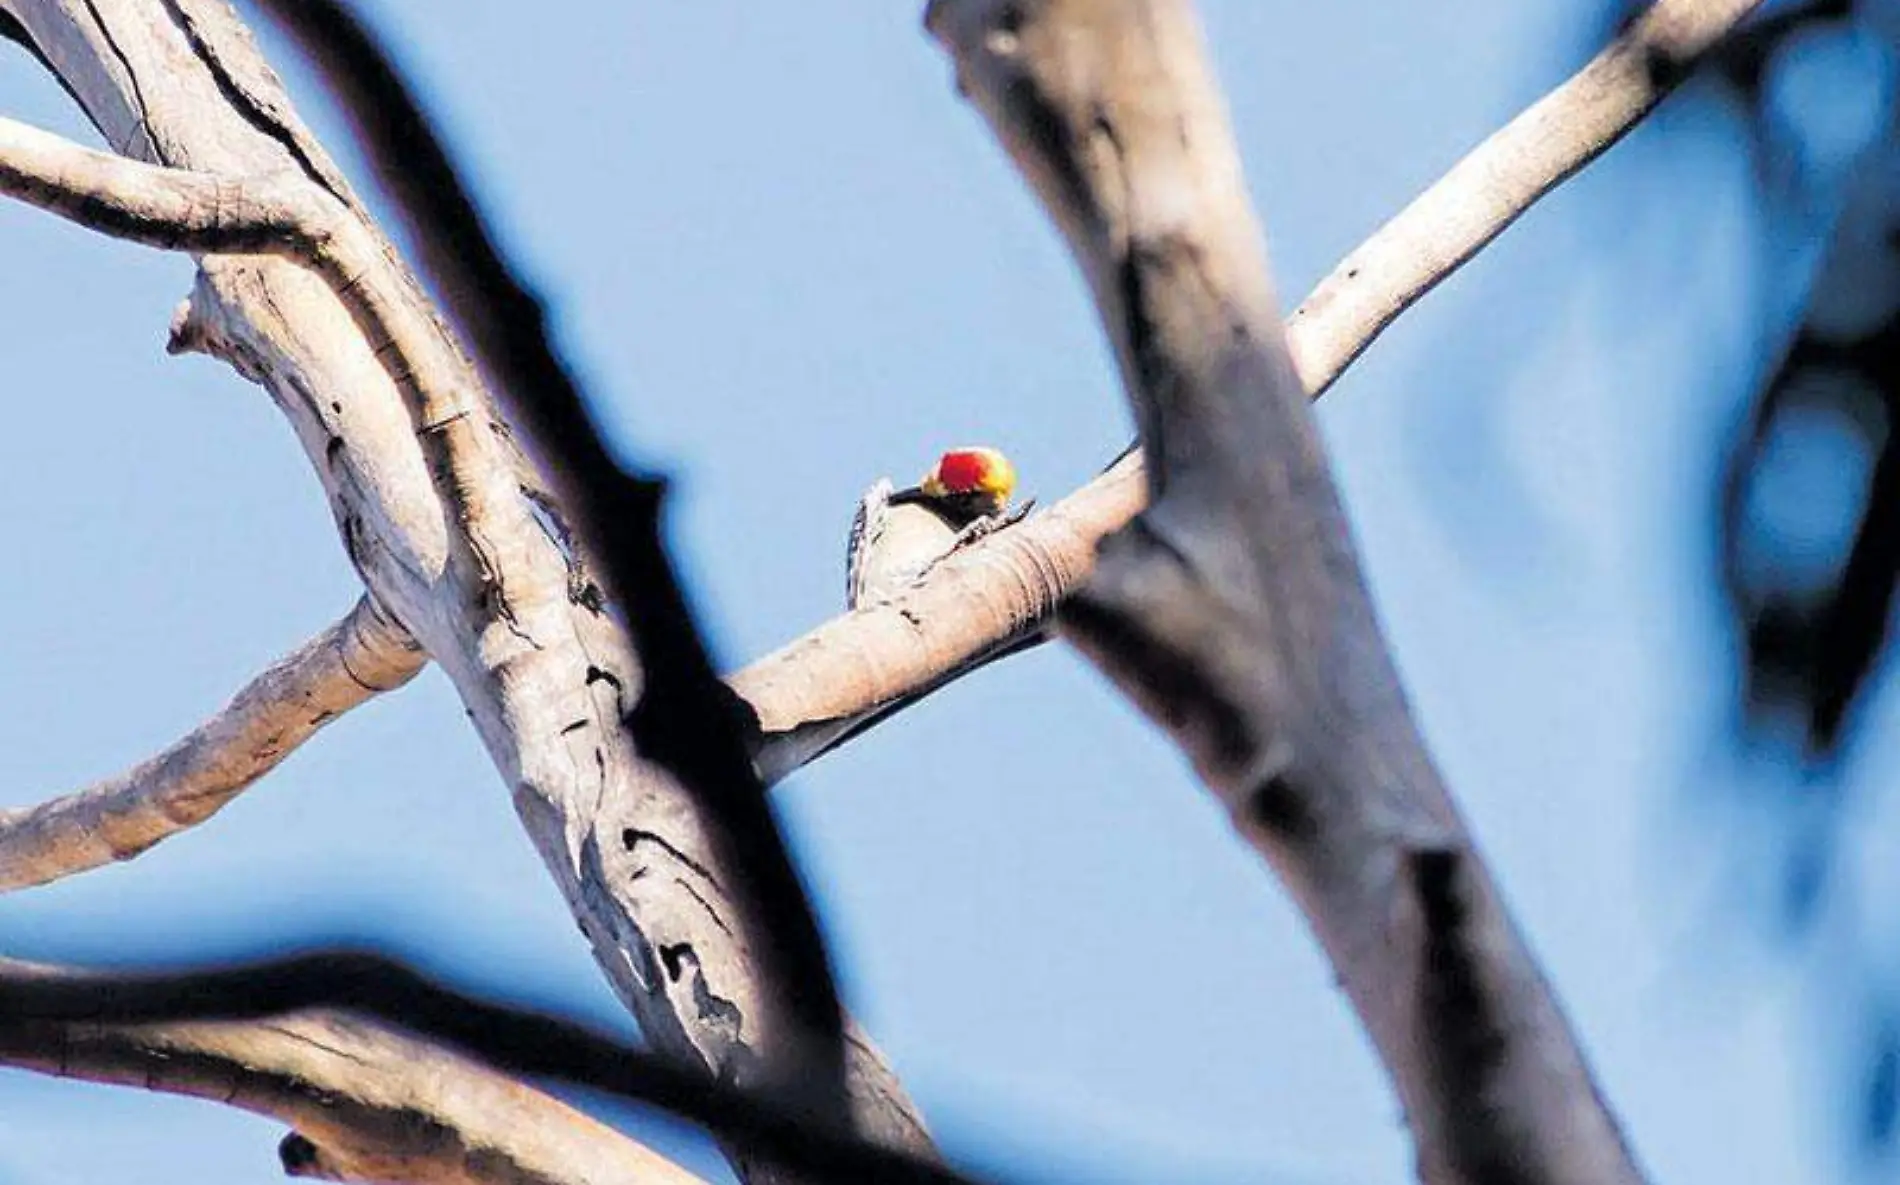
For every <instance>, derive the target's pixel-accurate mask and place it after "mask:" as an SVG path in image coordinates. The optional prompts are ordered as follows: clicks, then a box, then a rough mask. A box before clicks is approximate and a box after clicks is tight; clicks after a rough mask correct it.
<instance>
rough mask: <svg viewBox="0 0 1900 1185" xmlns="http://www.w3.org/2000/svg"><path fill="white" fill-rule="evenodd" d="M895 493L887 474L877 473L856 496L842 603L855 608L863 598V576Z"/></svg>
mask: <svg viewBox="0 0 1900 1185" xmlns="http://www.w3.org/2000/svg"><path fill="white" fill-rule="evenodd" d="M894 493H896V490H895V488H894V487H893V486H892V485H891V482H890V479H889V478H884V477H880V478H878V479H877V480H876V481H875V482H873V483H872V484H871V488H870V489H868V490H866V491H864V497H863V498H860V499H859V500H858V513H857V514H856V516H854V517H853V518H852V520H851V541H850V543H849V545H848V546H847V547H846V550H845V589H844V607H845V608H846V609H856V608H857V607H858V603H859V602H860V601H861V600H863V598H864V578H865V574H866V567H867V561H868V560H869V557H870V555H871V552H872V549H874V548H875V547H876V546H877V543H878V540H879V539H881V538H882V537H883V535H884V528H885V525H886V524H887V522H888V521H889V517H890V512H891V496H892V495H893V494H894Z"/></svg>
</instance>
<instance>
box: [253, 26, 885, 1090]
mask: <svg viewBox="0 0 1900 1185" xmlns="http://www.w3.org/2000/svg"><path fill="white" fill-rule="evenodd" d="M259 5H260V7H262V8H263V9H264V10H265V11H267V12H269V13H270V14H271V15H273V16H274V17H275V18H276V19H277V20H278V21H279V22H280V23H281V24H282V25H283V26H284V28H285V29H286V30H287V31H288V32H289V33H290V34H291V36H292V37H294V38H295V39H296V40H297V41H298V42H299V43H300V44H301V45H302V46H303V48H304V50H305V51H306V52H307V53H309V54H310V55H311V58H312V60H313V61H314V62H315V64H316V66H317V68H318V70H319V72H320V73H321V74H322V75H323V77H324V79H325V81H326V82H327V83H328V85H329V87H330V89H331V90H332V91H333V92H334V93H335V94H336V96H337V98H338V99H339V101H340V104H341V106H342V109H343V111H344V113H345V114H346V116H348V117H349V119H350V120H351V122H352V124H353V126H354V130H355V132H356V137H357V141H358V143H359V144H361V145H362V146H363V149H364V153H365V156H366V158H367V160H368V161H369V163H370V165H371V167H372V168H373V169H374V170H375V172H376V175H377V177H378V178H379V180H380V181H381V182H382V184H383V186H384V188H385V189H386V190H387V191H388V193H389V194H390V196H391V197H392V198H393V199H394V206H395V209H396V210H397V211H398V212H399V214H400V215H401V217H402V218H403V220H404V221H405V222H406V224H407V226H408V229H409V231H410V233H411V235H412V236H413V239H414V242H415V244H416V249H417V252H418V254H419V256H420V261H421V265H422V270H423V272H424V273H425V274H426V275H428V276H430V277H431V278H433V279H434V280H435V282H436V285H437V287H438V289H439V290H440V291H441V292H442V294H443V297H444V301H445V303H446V305H447V307H448V310H449V313H450V315H451V317H452V319H453V320H454V322H455V323H456V324H457V325H458V326H459V327H460V328H461V330H462V331H463V334H464V337H465V340H466V341H467V343H468V345H469V346H470V347H471V348H472V349H473V351H474V353H475V356H476V358H477V360H478V361H479V362H480V364H481V366H482V369H483V370H484V371H485V372H486V374H487V375H488V377H489V379H490V380H491V382H493V383H494V385H495V387H496V389H497V390H498V391H499V392H500V393H501V394H502V395H503V396H504V398H505V399H506V400H507V402H508V403H509V405H510V406H511V407H512V408H513V410H514V411H515V412H517V413H518V414H519V416H520V417H521V419H522V420H523V421H524V422H525V423H526V424H527V426H528V428H529V430H530V432H531V434H532V436H533V439H534V440H535V441H536V442H537V443H538V444H539V445H541V447H542V448H543V449H545V450H546V453H547V455H548V458H549V460H550V461H551V465H550V473H551V476H552V477H553V479H554V484H555V487H556V491H557V492H558V493H559V494H560V495H561V500H562V503H563V505H564V506H565V507H566V509H567V510H568V512H569V513H571V514H572V515H573V516H574V518H575V520H576V523H577V525H578V526H579V527H580V529H581V534H582V537H583V540H584V541H585V543H586V544H587V545H588V548H587V551H588V554H589V555H590V556H592V557H594V558H596V559H597V560H598V561H599V563H600V565H601V567H602V569H603V570H604V572H605V575H606V577H607V581H608V584H609V585H610V588H611V591H612V592H613V593H614V594H615V599H616V602H617V603H618V604H619V605H620V606H621V608H622V609H623V610H624V611H625V619H626V625H627V628H628V630H629V632H630V633H631V634H632V636H633V642H634V648H635V650H636V651H637V652H638V653H639V655H640V661H641V665H642V669H643V674H644V676H645V681H646V686H645V688H644V690H643V694H642V695H641V697H640V699H639V701H638V703H637V704H636V705H635V706H634V708H633V711H632V712H631V714H630V715H629V716H628V717H627V719H626V721H625V724H626V727H627V729H628V730H629V732H630V734H631V735H632V738H633V741H634V743H635V746H636V747H637V748H638V749H639V750H640V751H641V752H642V753H644V754H646V755H648V756H649V758H651V759H652V760H655V761H657V762H659V763H661V764H662V765H664V766H666V767H667V768H668V769H670V770H671V771H672V772H673V774H674V775H675V776H676V777H677V778H678V779H679V781H680V782H681V783H682V784H683V785H684V786H686V787H687V788H688V790H689V791H690V792H691V793H692V794H694V795H695V797H696V798H697V799H698V801H699V803H700V804H701V805H702V807H703V808H704V810H705V813H706V816H707V817H708V819H709V820H710V821H712V822H714V823H715V824H716V826H715V827H714V828H713V831H714V838H715V839H716V840H717V841H718V842H721V843H723V844H724V845H725V846H726V847H727V848H728V851H727V853H726V856H727V862H728V863H729V864H730V865H731V867H732V868H734V869H736V870H739V871H740V872H741V873H742V875H740V876H738V877H737V878H736V883H735V884H734V885H732V886H731V888H732V891H733V892H734V893H735V895H736V897H737V898H738V904H739V906H740V907H741V915H742V918H741V920H742V921H743V923H744V924H745V925H746V926H747V928H748V931H749V936H750V938H751V940H752V950H753V954H754V957H755V958H757V959H758V960H759V962H760V965H761V968H762V970H763V971H764V973H765V979H766V981H767V982H768V983H770V984H772V985H773V986H774V988H775V989H776V994H777V999H776V1000H775V1001H774V1004H775V1006H776V1008H778V1009H779V1010H782V1011H783V1012H784V1013H785V1014H786V1017H787V1019H788V1020H789V1021H790V1024H789V1025H787V1032H786V1034H785V1039H784V1040H783V1042H782V1047H781V1049H780V1050H779V1051H778V1056H779V1058H780V1059H781V1061H780V1064H778V1065H775V1066H768V1067H766V1073H768V1074H770V1075H772V1076H774V1077H776V1078H777V1079H778V1080H779V1082H780V1083H781V1084H782V1085H784V1086H787V1087H794V1086H795V1087H796V1088H797V1089H799V1090H801V1091H804V1092H812V1093H815V1094H816V1096H817V1097H820V1098H825V1097H827V1096H829V1097H830V1098H831V1099H832V1101H833V1102H834V1103H835V1105H836V1107H837V1109H838V1112H839V1114H840V1116H841V1117H843V1118H846V1119H847V1120H848V1109H847V1108H846V1106H845V1086H844V1083H845V1070H844V1066H845V1061H844V1056H845V1046H844V1027H843V1013H842V1009H841V1007H840V1005H839V1002H838V994H837V986H836V984H835V983H834V982H833V980H832V975H831V967H830V962H829V960H828V958H827V956H826V953H825V949H824V942H823V939H822V937H821V936H820V934H819V931H818V924H817V920H816V917H815V916H814V914H813V912H812V909H811V905H810V902H809V900H808V898H807V896H806V893H805V889H804V886H803V884H802V883H801V882H800V880H799V878H798V874H797V871H796V869H795V868H794V867H793V864H792V860H791V855H790V853H789V852H788V850H787V848H786V845H785V840H784V836H783V835H782V834H781V833H780V831H779V828H778V824H777V822H776V820H775V818H774V816H773V814H772V811H771V808H770V806H769V805H768V804H767V803H766V800H765V794H764V786H763V785H762V784H761V782H760V780H759V777H758V775H757V774H756V773H755V771H754V769H753V766H752V763H751V760H750V755H749V753H748V752H747V746H746V737H745V732H744V725H743V718H742V716H741V715H740V714H739V713H738V712H737V711H735V705H734V704H733V700H732V696H731V694H730V693H729V692H728V691H727V690H726V689H725V688H724V687H723V686H722V685H721V684H720V682H719V679H718V677H717V675H716V674H715V672H714V670H713V666H712V662H711V660H710V659H709V658H708V657H707V654H706V650H705V646H704V644H703V642H702V641H701V639H700V636H699V631H698V628H697V625H696V623H695V621H694V618H693V614H692V611H691V609H690V608H689V606H688V605H687V602H686V596H685V593H684V591H683V590H682V589H681V587H680V584H679V581H678V578H677V577H676V575H675V574H674V571H673V567H672V562H671V559H670V558H669V557H668V555H667V553H666V549H665V547H664V545H663V544H662V542H661V539H660V518H659V516H660V501H661V495H662V491H663V483H662V482H660V481H659V480H657V479H653V478H648V477H643V476H637V475H634V474H631V473H628V472H627V471H626V470H624V469H623V468H621V466H620V465H619V463H618V462H616V461H615V460H614V458H613V457H612V456H611V455H609V453H608V451H607V447H606V445H605V443H604V442H603V441H602V439H601V437H600V434H599V431H598V429H597V428H596V426H595V424H594V422H593V418H592V415H591V413H590V412H589V410H588V401H587V398H586V396H585V395H584V394H583V392H582V390H581V387H580V384H579V382H578V380H577V379H576V378H575V375H574V372H573V369H572V368H571V367H570V366H569V365H568V364H567V362H566V360H565V359H563V358H561V357H560V356H559V354H558V353H557V351H556V350H555V347H554V344H553V342H552V341H551V340H550V338H549V336H548V332H547V319H546V316H545V314H544V312H543V310H542V308H541V305H540V302H539V301H538V300H537V299H536V298H535V297H534V296H533V295H532V294H531V293H529V292H528V291H527V289H526V288H525V287H524V285H523V284H522V283H521V281H520V280H519V279H517V278H516V275H515V269H514V268H513V267H512V266H511V265H510V264H509V263H508V261H506V260H505V259H503V258H502V255H501V250H500V248H499V247H498V246H497V245H496V243H495V241H494V237H493V235H491V234H490V233H489V230H488V227H487V224H486V221H485V220H484V218H483V217H482V215H481V214H480V212H479V211H478V210H477V209H476V208H475V203H474V200H473V198H472V197H471V196H470V195H469V193H468V188H467V185H466V184H465V183H464V182H463V180H462V178H461V176H460V174H459V171H458V170H457V169H456V167H455V165H454V163H453V162H452V161H450V160H449V158H448V154H447V152H446V151H445V150H444V148H443V146H442V142H441V137H440V136H439V135H438V134H437V133H436V131H435V129H434V128H433V126H432V125H431V122H430V120H429V118H428V116H427V115H426V114H425V113H424V112H423V110H422V108H421V105H420V104H419V103H418V102H417V100H416V98H415V96H414V95H413V94H412V93H411V91H410V89H409V87H408V85H407V84H406V83H405V82H404V81H403V79H402V78H401V77H400V76H399V75H398V74H397V73H396V70H395V67H394V65H393V64H392V63H391V62H390V61H389V58H388V56H387V55H386V54H385V53H384V52H383V50H382V48H381V47H380V46H379V45H378V44H377V43H376V41H375V39H374V38H372V37H371V36H370V34H369V32H368V30H367V29H365V28H364V26H363V25H361V24H360V23H359V22H358V21H357V20H356V19H355V17H354V16H352V15H351V13H350V12H349V11H348V9H346V8H345V7H344V6H343V5H341V4H339V3H336V2H335V0H296V2H294V3H290V2H285V0H259Z"/></svg>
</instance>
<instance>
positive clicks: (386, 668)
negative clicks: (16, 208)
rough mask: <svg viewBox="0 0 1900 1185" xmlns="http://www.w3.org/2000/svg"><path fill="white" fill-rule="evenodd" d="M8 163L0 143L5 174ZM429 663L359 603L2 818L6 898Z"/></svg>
mask: <svg viewBox="0 0 1900 1185" xmlns="http://www.w3.org/2000/svg"><path fill="white" fill-rule="evenodd" d="M5 139H6V130H5V128H4V126H0V144H3V143H4V141H5ZM5 159H6V152H5V149H4V148H3V147H0V171H4V170H5V169H6V167H7V166H6V164H5V163H4V161H5ZM3 187H4V182H0V188H3ZM424 661H425V659H424V656H423V654H422V651H421V650H420V648H418V647H417V646H416V644H415V641H414V639H412V638H410V637H409V634H408V631H406V630H404V629H403V628H402V627H401V626H399V625H397V624H396V623H395V622H393V621H391V620H390V619H389V618H388V617H387V616H385V615H384V614H383V613H381V612H380V611H379V610H378V609H377V608H376V606H375V604H374V603H373V602H371V601H370V600H368V599H367V598H365V599H363V600H361V601H359V602H357V605H356V607H355V608H354V609H352V610H350V612H349V613H348V614H347V615H345V616H344V618H343V619H342V620H341V621H338V622H337V623H336V624H335V625H332V626H331V627H330V628H329V629H327V630H325V631H324V632H323V633H321V634H319V635H318V636H317V637H315V638H313V639H311V640H310V641H309V642H306V643H305V644H304V645H303V646H301V647H299V648H298V649H297V650H295V651H293V652H292V653H290V654H288V655H285V656H284V657H283V658H282V659H280V660H278V662H277V663H276V664H275V665H273V666H272V667H271V668H270V669H269V670H267V671H265V672H263V673H262V674H260V675H259V676H257V678H255V679H253V680H251V682H250V683H249V684H248V685H247V686H246V687H245V688H244V689H243V690H242V691H240V692H238V694H237V696H236V697H235V698H233V699H232V700H231V702H230V703H229V704H227V705H225V707H224V709H223V710H222V711H220V712H219V713H218V714H217V715H216V716H213V717H212V718H211V719H209V720H207V721H205V722H204V723H203V724H201V725H199V726H198V727H197V728H196V729H194V730H193V731H192V732H191V733H190V734H189V735H187V736H185V737H184V738H183V739H181V740H180V741H178V743H177V744H174V745H173V746H171V748H169V749H166V750H165V751H164V752H163V753H160V754H159V755H158V756H156V757H153V758H152V759H151V760H149V761H146V762H143V763H142V764H139V765H136V766H134V767H132V768H131V769H129V770H127V771H126V772H124V773H122V774H120V775H119V776H117V777H115V778H110V779H107V780H106V781H103V782H100V783H98V784H97V785H94V786H89V787H87V788H86V789H84V790H81V791H79V792H78V793H76V794H69V795H67V796H65V797H64V798H55V799H52V800H50V801H48V802H44V803H41V804H40V805H38V806H34V807H28V808H25V809H21V810H0V892H4V891H8V890H12V889H21V888H25V887H27V886H29V885H41V884H45V883H47V882H48V881H54V880H58V879H59V878H61V877H66V876H71V875H73V874H74V873H77V872H84V871H85V870H87V869H89V868H97V867H98V866H100V865H102V864H108V863H111V862H112V861H114V860H129V859H131V858H132V857H134V856H136V855H138V854H139V853H140V852H143V851H145V850H146V849H147V848H150V847H151V846H152V845H153V844H155V843H158V842H159V841H160V840H163V839H167V838H169V837H171V836H173V835H176V834H177V833H178V832H180V831H183V830H185V829H187V828H190V827H196V826H197V825H198V824H200V823H202V822H204V821H205V820H206V819H209V818H210V817H211V816H212V815H213V814H215V813H216V812H218V811H219V810H221V809H222V808H223V807H224V806H225V805H226V804H227V803H229V802H230V801H231V800H232V799H233V798H236V797H237V796H238V795H239V794H241V793H243V792H244V790H245V789H247V788H248V787H249V786H251V785H252V784H253V783H255V782H256V781H257V780H258V779H259V778H261V777H263V776H264V775H265V774H267V773H269V772H270V771H271V770H273V769H275V768H276V767H277V764H278V762H280V761H282V760H283V759H284V758H286V757H288V756H289V755H290V754H291V752H292V751H294V750H295V749H296V748H297V746H299V745H301V744H303V743H304V742H305V741H306V740H308V739H310V737H312V736H314V735H315V734H316V732H317V730H318V729H320V728H322V727H323V726H324V725H326V724H328V723H329V722H330V721H332V720H335V719H336V718H337V717H338V716H341V715H342V714H343V713H345V712H347V711H349V710H350V709H351V708H354V707H356V706H357V705H359V704H362V703H364V702H365V701H367V700H369V699H371V698H373V697H375V696H377V695H379V694H381V693H382V692H385V691H390V690H393V689H395V688H397V687H400V686H402V685H403V684H405V683H407V682H408V681H409V680H411V679H413V678H415V676H416V672H418V671H420V670H421V669H422V666H423V663H424Z"/></svg>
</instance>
